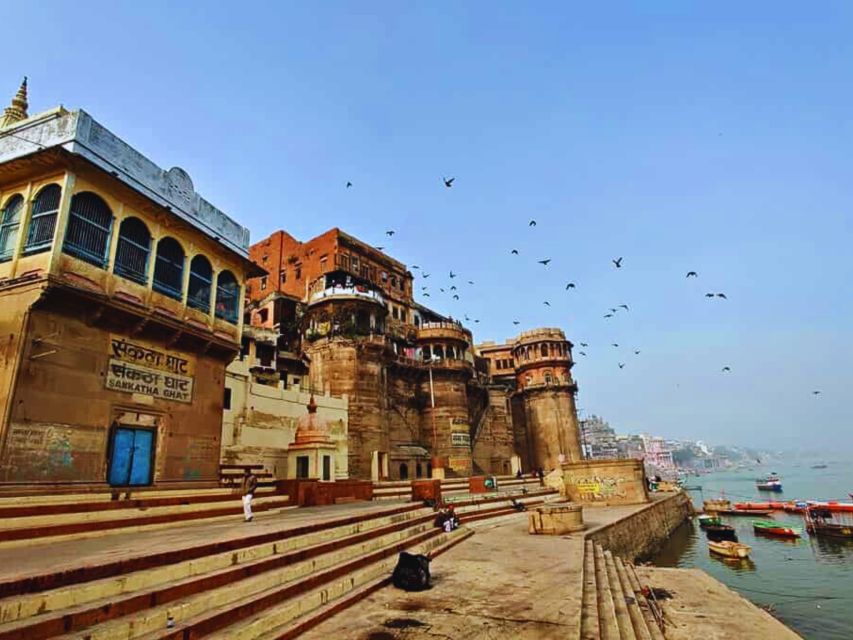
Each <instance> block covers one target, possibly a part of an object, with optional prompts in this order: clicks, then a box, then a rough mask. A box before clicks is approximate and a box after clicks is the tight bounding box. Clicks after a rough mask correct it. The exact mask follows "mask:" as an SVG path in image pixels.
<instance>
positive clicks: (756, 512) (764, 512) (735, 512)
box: [717, 509, 771, 516]
mask: <svg viewBox="0 0 853 640" xmlns="http://www.w3.org/2000/svg"><path fill="white" fill-rule="evenodd" d="M717 513H719V514H720V515H721V516H769V515H770V513H771V510H770V509H726V510H725V511H717Z"/></svg>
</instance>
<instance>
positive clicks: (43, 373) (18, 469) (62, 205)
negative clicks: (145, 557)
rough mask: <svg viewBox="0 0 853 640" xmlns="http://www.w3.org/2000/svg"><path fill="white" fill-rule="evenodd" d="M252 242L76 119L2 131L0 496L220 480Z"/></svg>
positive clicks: (18, 115)
mask: <svg viewBox="0 0 853 640" xmlns="http://www.w3.org/2000/svg"><path fill="white" fill-rule="evenodd" d="M248 246H249V233H248V230H247V229H245V228H243V227H242V226H240V225H239V224H237V223H236V222H235V221H233V220H232V219H230V218H229V217H228V216H226V215H225V214H224V213H223V212H222V211H220V210H219V209H217V208H216V207H214V206H213V205H211V204H210V203H209V202H207V201H206V200H204V199H203V198H202V197H201V196H200V195H199V194H198V193H196V191H195V189H194V187H193V183H192V181H191V179H190V177H189V175H187V173H186V172H185V171H183V170H182V169H180V168H177V167H174V168H172V169H169V170H168V171H166V170H164V169H161V168H160V167H158V166H157V165H156V164H154V163H153V162H151V161H150V160H149V159H147V158H146V157H144V156H143V155H142V154H140V153H139V152H138V151H136V150H135V149H133V148H132V147H131V146H129V145H128V144H126V143H125V142H124V141H122V140H121V139H120V138H118V137H117V136H116V135H114V134H113V133H111V132H110V131H108V130H107V129H106V128H104V127H103V126H102V125H100V124H99V123H98V122H96V121H95V120H94V119H93V118H92V117H91V116H89V115H88V114H87V113H86V112H85V111H82V110H76V111H67V110H65V109H64V108H62V107H58V108H55V109H52V110H50V111H46V112H44V113H40V114H37V115H32V116H30V115H29V114H28V104H27V95H26V85H23V86H22V87H21V90H20V91H19V93H18V95H17V96H16V97H15V99H14V100H13V102H12V105H11V106H10V107H9V108H7V109H6V110H5V112H4V114H3V117H2V119H0V308H2V309H3V313H2V315H0V336H3V338H2V340H3V348H2V350H0V484H2V485H18V484H24V483H25V484H27V485H28V486H33V485H38V484H44V485H48V486H52V487H56V486H57V485H74V486H78V487H79V486H84V487H85V486H93V487H103V486H105V485H112V486H122V487H124V486H146V485H156V486H163V485H179V484H181V483H188V482H190V483H195V484H198V483H206V482H210V483H215V482H217V481H218V465H219V450H220V434H221V420H222V408H223V395H224V394H223V392H224V383H225V367H226V365H227V364H228V363H229V362H230V361H231V360H232V359H233V358H234V356H235V355H236V354H237V353H238V352H239V350H240V335H241V329H242V318H243V308H242V307H243V297H244V283H245V280H246V279H247V278H248V277H249V276H253V275H254V276H258V275H261V273H263V272H262V270H261V269H259V268H258V267H257V266H256V265H254V264H253V263H252V262H250V261H249V260H248Z"/></svg>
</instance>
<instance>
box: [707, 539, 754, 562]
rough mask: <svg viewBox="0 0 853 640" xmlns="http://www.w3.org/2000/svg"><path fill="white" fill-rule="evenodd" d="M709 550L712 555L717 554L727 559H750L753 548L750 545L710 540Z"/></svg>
mask: <svg viewBox="0 0 853 640" xmlns="http://www.w3.org/2000/svg"><path fill="white" fill-rule="evenodd" d="M708 549H709V550H710V551H711V553H716V554H717V555H719V556H724V557H726V558H748V557H749V552H750V551H752V547H750V546H749V545H748V544H742V543H740V542H732V541H730V540H723V541H722V542H715V541H713V540H709V541H708Z"/></svg>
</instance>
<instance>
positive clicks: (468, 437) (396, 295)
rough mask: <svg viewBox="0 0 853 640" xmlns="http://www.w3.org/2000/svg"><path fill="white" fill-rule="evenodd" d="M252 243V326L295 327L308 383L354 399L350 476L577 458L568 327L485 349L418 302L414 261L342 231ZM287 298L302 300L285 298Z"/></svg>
mask: <svg viewBox="0 0 853 640" xmlns="http://www.w3.org/2000/svg"><path fill="white" fill-rule="evenodd" d="M249 253H250V256H251V257H252V259H253V260H254V261H255V262H256V263H257V264H259V265H260V266H261V267H263V268H264V269H265V270H266V271H267V272H268V273H269V275H267V276H266V277H261V278H255V279H252V280H250V282H249V285H248V291H249V295H250V297H251V299H252V301H253V303H252V304H253V306H254V307H256V309H255V310H253V311H252V325H255V326H267V327H278V328H277V329H276V332H277V333H276V339H278V338H279V337H281V336H284V335H285V334H286V331H285V330H284V329H283V327H293V326H298V327H299V332H300V334H301V335H300V338H301V340H300V341H299V342H300V346H299V354H301V356H302V358H303V363H304V366H306V367H307V376H308V385H307V386H308V388H310V389H311V390H313V391H314V392H315V393H322V394H325V395H326V396H330V397H346V398H347V400H348V405H347V413H348V429H347V453H348V458H349V464H348V470H349V474H350V476H351V477H354V478H365V479H370V478H372V479H374V480H379V479H386V478H388V479H408V478H417V477H428V476H431V475H470V474H472V473H489V474H508V473H514V472H516V471H517V470H518V469H520V468H523V469H525V470H530V469H534V468H537V467H539V466H542V467H545V468H547V469H552V468H555V467H556V466H558V464H559V463H560V461H561V460H566V461H568V460H576V459H579V458H580V456H581V454H580V445H579V441H578V440H579V439H578V434H577V418H576V416H575V405H574V393H575V391H576V387H575V384H574V381H573V380H572V377H571V372H570V370H571V366H572V361H571V343H570V342H569V341H568V340H566V338H565V335H564V334H563V332H562V331H560V330H559V329H540V330H536V331H531V332H526V333H524V334H522V335H521V336H519V338H517V339H516V340H514V341H511V342H510V343H507V344H506V345H491V347H490V348H482V349H475V348H474V342H473V336H472V334H471V332H470V330H469V329H467V328H466V327H464V326H463V325H462V324H461V323H460V322H458V321H455V320H453V319H451V318H449V317H445V316H443V315H441V314H439V313H436V312H435V311H433V310H431V309H429V308H427V307H425V306H423V305H421V304H419V303H417V302H416V301H415V300H414V299H413V296H412V288H413V276H412V274H411V272H410V271H409V270H408V269H407V268H406V266H405V265H404V264H402V263H400V262H399V261H397V260H394V259H393V258H391V257H389V256H387V255H386V254H384V253H383V252H382V251H380V250H379V249H377V248H374V247H371V246H370V245H368V244H366V243H364V242H362V241H360V240H358V239H357V238H354V237H352V236H350V235H348V234H346V233H344V232H343V231H341V230H339V229H332V230H330V231H328V232H326V233H324V234H322V235H320V236H318V237H317V238H314V239H312V240H309V241H307V242H304V243H303V242H299V241H298V240H296V239H294V238H293V237H292V236H290V235H289V234H287V233H285V232H283V231H279V232H276V233H274V234H272V235H271V236H270V237H269V238H267V239H265V240H262V241H260V242H258V243H256V244H255V245H253V246H252V247H251V248H250V250H249ZM282 298H286V299H288V300H297V299H298V300H300V301H301V302H300V304H298V305H296V308H295V309H293V310H292V312H291V311H290V310H289V307H287V305H284V306H281V307H280V308H275V306H274V304H273V302H274V301H276V300H280V299H282ZM264 310H267V311H266V312H265V311H264ZM288 366H290V365H288ZM292 366H296V365H292ZM285 369H286V366H285V365H283V364H280V365H279V375H280V376H284V377H285V378H286V377H287V376H288V375H292V372H291V373H288V372H287V371H285ZM302 375H303V377H304V373H303V374H302Z"/></svg>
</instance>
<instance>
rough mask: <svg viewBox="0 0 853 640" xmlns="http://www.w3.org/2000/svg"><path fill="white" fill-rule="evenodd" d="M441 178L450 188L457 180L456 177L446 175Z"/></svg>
mask: <svg viewBox="0 0 853 640" xmlns="http://www.w3.org/2000/svg"><path fill="white" fill-rule="evenodd" d="M441 179H442V180H444V186H445V187H447V188H448V189H449V188H450V187H452V186H453V181H454V180H456V178H444V177H442V178H441Z"/></svg>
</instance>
